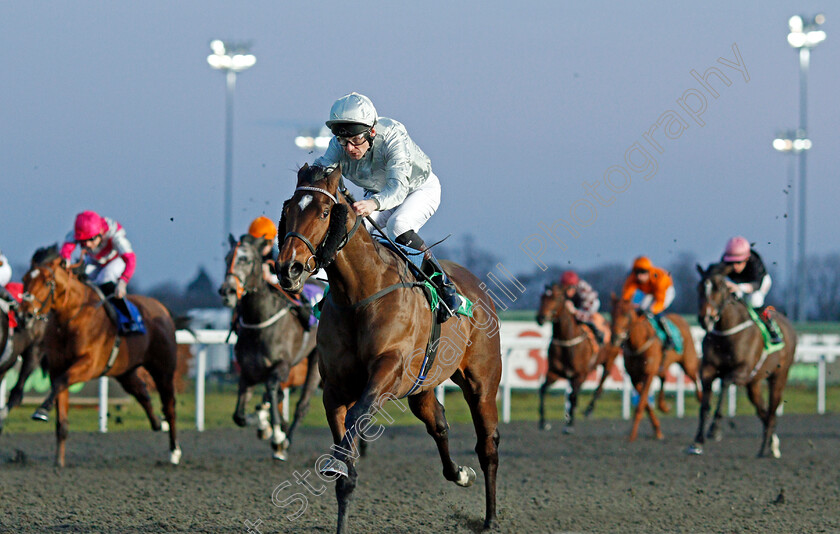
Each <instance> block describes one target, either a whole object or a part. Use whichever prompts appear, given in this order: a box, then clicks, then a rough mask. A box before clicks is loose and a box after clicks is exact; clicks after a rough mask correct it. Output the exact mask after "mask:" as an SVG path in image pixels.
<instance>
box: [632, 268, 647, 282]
mask: <svg viewBox="0 0 840 534" xmlns="http://www.w3.org/2000/svg"><path fill="white" fill-rule="evenodd" d="M633 272H634V273H635V274H636V283H639V284H647V283H648V282H649V281H650V273H649V272H648V271H639V270H636V271H633Z"/></svg>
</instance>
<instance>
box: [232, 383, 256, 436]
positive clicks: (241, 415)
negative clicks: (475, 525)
mask: <svg viewBox="0 0 840 534" xmlns="http://www.w3.org/2000/svg"><path fill="white" fill-rule="evenodd" d="M253 391H254V386H253V385H250V384H248V383H247V382H246V380H245V378H244V377H242V376H241V375H240V376H239V389H238V391H237V394H236V408H235V409H234V410H233V422H234V423H236V426H245V425H247V424H248V419H247V418H246V417H245V408H246V406H247V405H248V401H250V400H251V395H252V393H253Z"/></svg>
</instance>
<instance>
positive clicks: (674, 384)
mask: <svg viewBox="0 0 840 534" xmlns="http://www.w3.org/2000/svg"><path fill="white" fill-rule="evenodd" d="M703 335H704V332H703V330H702V329H701V328H699V327H692V336H693V338H694V339H693V341H694V343H695V345H696V347H697V352H698V354H700V353H701V352H700V341H701V340H702V338H703ZM176 337H177V341H178V343H179V344H188V345H194V346H195V349H194V355H195V359H194V367H193V375H194V377H195V395H196V399H195V426H196V428H197V429H198V430H199V431H203V430H204V406H205V404H204V396H205V379H206V375H207V349H208V347H210V346H213V345H220V344H225V343H227V344H233V343H236V334H231V335H230V336H229V335H228V331H227V330H195V331H194V332H190V331H186V330H179V331H178V332H177V333H176ZM500 337H501V345H502V358H503V362H502V381H501V384H500V397H501V405H502V414H501V415H502V422H505V423H507V422H510V407H511V393H512V392H513V390H537V389H539V387H540V385H541V384H542V380H543V377H544V376H545V372H546V369H547V366H548V363H547V360H546V350H547V347H548V344H549V342H550V340H551V326H550V325H544V326H538V325H537V324H536V323H529V322H520V321H502V322H501V323H500ZM838 356H840V335H836V334H823V335H817V334H801V335H800V336H799V342H798V345H797V349H796V358H795V365H801V364H805V365H816V367H817V400H816V411H817V413H818V414H823V413H825V397H826V376H827V365H828V364H830V363H833V362H834V361H835V360H836V359H837V357H838ZM599 378H600V369H599V370H596V371H593V372H592V373H591V374H590V375H589V376H588V377H587V379H586V380H585V381H584V384H583V390H584V391H592V390H594V389H595V387H597V384H598V380H599ZM716 386H717V384H716ZM567 387H568V384H567V382H566V381H564V380H561V381H558V383H557V384H555V386H554V388H558V389H567ZM660 387H664V388H665V389H666V391H671V392H675V393H676V415H677V416H678V417H682V416H683V415H684V414H685V394H686V392H689V393H692V394H693V392H694V390H695V387H696V386H695V384H693V383H692V382H691V380H689V379H688V378H687V377H686V376H684V373H683V372H682V369H681V368H680V367H679V366H678V365H676V364H674V365H672V366H671V367H670V368H669V369H668V370H667V374H666V380H665V383H664V384H662V383H660V382H659V381H658V380H656V381H655V389H654V392H655V391H658V389H659V388H660ZM446 389H457V386H456V385H455V384H454V383H452V382H451V381H449V380H447V381H446V382H444V383H443V384H442V385H441V386H439V387H438V388H437V390H436V393H437V397H438V399H439V400H440V402H441V403H443V402H444V392H445V390H446ZM604 389H605V390H607V391H621V392H622V417H623V418H624V419H629V418H630V412H631V409H632V403H633V401H634V399H633V396H634V391H633V388H632V385H631V384H630V379H629V378H628V377H627V374H626V373H625V372H624V363H623V360H622V358H621V356H619V357H618V358H617V359H616V362H615V365H614V366H613V369H612V372H611V373H610V376H609V377H608V378H607V380H606V381H605V382H604ZM715 390H716V391H717V387H716V388H715ZM727 394H728V413H729V415H730V416H733V415H734V414H735V407H736V406H735V399H736V387H735V386H734V385H733V386H730V388H729V391H728V392H727ZM284 396H285V400H286V402H284V404H283V408H284V415H285V416H286V417H288V405H289V403H288V391H286V392H284ZM5 398H6V384H5V381H3V382H0V407H2V406H3V403H4V402H5ZM780 409H781V407H780ZM107 415H108V380H107V379H106V378H100V379H99V430H100V431H101V432H107V421H108V417H107Z"/></svg>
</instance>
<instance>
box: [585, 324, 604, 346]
mask: <svg viewBox="0 0 840 534" xmlns="http://www.w3.org/2000/svg"><path fill="white" fill-rule="evenodd" d="M581 323H583V324H585V325H586V326H588V327H589V328H591V329H592V333H593V334H595V340H596V341H597V342H598V344H599V345H603V344H604V333H603V332H601V329H600V328H598V327H596V326H595V323H593V322H592V321H581Z"/></svg>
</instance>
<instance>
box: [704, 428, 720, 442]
mask: <svg viewBox="0 0 840 534" xmlns="http://www.w3.org/2000/svg"><path fill="white" fill-rule="evenodd" d="M706 437H707V438H709V439H712V440H714V441H720V440H722V439H723V431H722V430H721V429H719V428H717V427H715V428H710V429H709V432H707V433H706Z"/></svg>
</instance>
